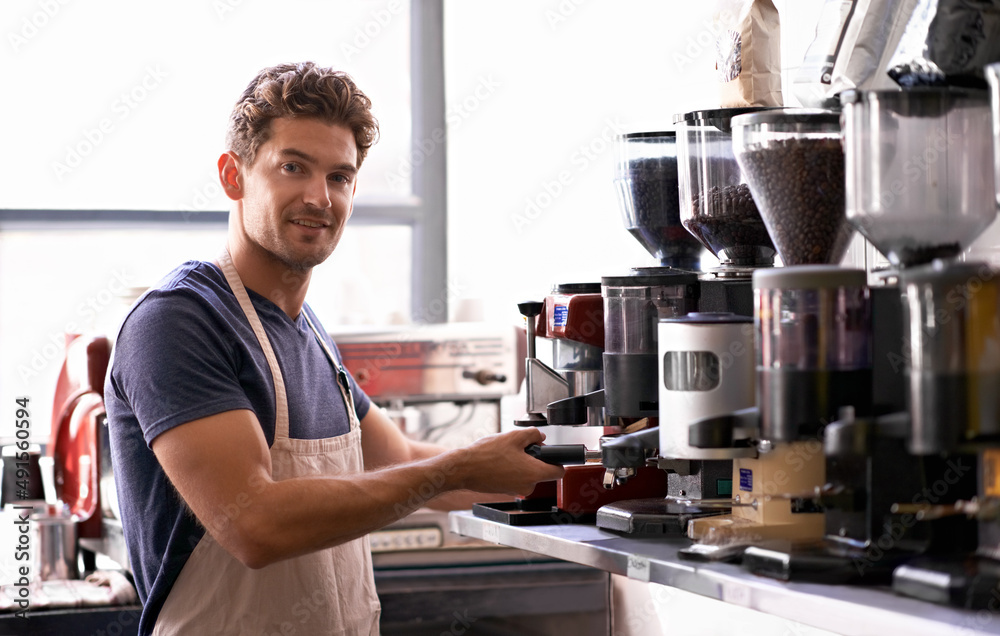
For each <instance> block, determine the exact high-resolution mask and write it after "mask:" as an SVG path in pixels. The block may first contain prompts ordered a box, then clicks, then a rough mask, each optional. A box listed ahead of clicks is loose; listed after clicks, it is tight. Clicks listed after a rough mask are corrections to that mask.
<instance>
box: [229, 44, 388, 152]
mask: <svg viewBox="0 0 1000 636" xmlns="http://www.w3.org/2000/svg"><path fill="white" fill-rule="evenodd" d="M371 107H372V102H371V100H370V99H368V96H367V95H365V94H364V93H362V92H361V90H360V89H359V88H358V87H357V85H356V84H355V83H354V80H353V79H351V76H350V75H348V74H347V73H344V72H343V71H335V70H333V69H331V68H324V67H321V66H316V64H315V63H313V62H300V63H298V64H279V65H277V66H271V67H269V68H265V69H263V70H262V71H260V72H259V73H257V76H256V77H255V78H253V80H252V81H251V82H250V84H249V85H248V86H247V87H246V90H244V91H243V94H242V95H240V99H239V100H238V101H237V102H236V105H235V106H234V107H233V112H232V115H230V117H229V129H228V131H227V132H226V146H227V147H228V148H229V150H231V151H233V152H235V153H236V154H237V155H239V156H240V158H241V159H243V161H245V162H246V163H247V165H248V166H250V165H253V162H254V160H255V159H256V156H257V150H258V149H259V148H260V146H261V144H263V143H264V142H266V141H267V140H268V138H269V137H270V134H271V125H270V124H271V120H273V119H277V118H278V117H312V118H316V119H320V120H322V121H325V122H327V123H331V124H342V125H344V126H347V127H348V128H350V129H351V131H352V132H353V133H354V142H355V145H356V146H357V151H358V166H357V167H358V168H360V167H361V162H362V161H364V159H365V156H366V155H367V154H368V149H369V148H371V147H372V145H373V144H374V143H375V142H376V141H377V140H378V121H376V119H375V117H374V116H373V115H372V113H371Z"/></svg>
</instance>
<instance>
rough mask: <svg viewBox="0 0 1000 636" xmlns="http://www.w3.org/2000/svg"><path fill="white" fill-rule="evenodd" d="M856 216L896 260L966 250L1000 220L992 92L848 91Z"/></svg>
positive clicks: (847, 139) (909, 261)
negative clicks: (998, 216) (998, 217)
mask: <svg viewBox="0 0 1000 636" xmlns="http://www.w3.org/2000/svg"><path fill="white" fill-rule="evenodd" d="M841 103H842V104H843V108H844V150H845V153H846V157H845V159H846V164H845V165H846V199H847V217H848V219H849V220H850V221H851V223H852V224H854V226H855V227H857V229H858V231H859V232H861V233H862V234H863V235H864V236H865V238H867V239H868V240H869V241H871V243H872V244H873V245H874V246H875V247H876V248H877V249H878V250H879V251H880V252H882V253H883V254H884V255H885V256H886V258H888V259H889V262H890V263H892V264H893V265H894V266H896V267H904V268H905V267H911V266H914V265H922V264H927V263H930V262H931V261H932V260H934V259H936V258H953V257H956V256H958V255H959V254H961V252H962V251H963V250H965V249H966V248H967V247H968V246H969V245H970V244H971V243H972V241H974V240H975V239H976V238H977V237H978V236H979V235H980V234H981V233H982V232H983V231H984V230H985V229H986V228H987V227H988V226H989V225H990V224H991V223H992V222H993V220H994V219H995V218H996V205H995V201H994V195H995V192H994V187H993V171H992V170H991V169H990V168H991V166H992V160H993V157H992V149H991V147H990V139H991V134H990V132H991V131H990V106H989V98H988V95H987V93H986V91H983V90H977V89H964V88H952V87H926V88H919V89H916V88H915V89H909V90H905V91H847V92H845V93H843V94H842V95H841Z"/></svg>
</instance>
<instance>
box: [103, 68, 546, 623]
mask: <svg viewBox="0 0 1000 636" xmlns="http://www.w3.org/2000/svg"><path fill="white" fill-rule="evenodd" d="M370 106H371V103H370V101H369V100H368V98H367V97H366V96H365V95H364V94H363V93H362V92H361V91H359V90H358V88H357V87H356V86H355V84H354V82H353V81H352V80H351V79H350V78H349V77H348V76H347V75H345V74H343V73H338V72H335V71H332V70H330V69H324V68H319V67H317V66H315V65H313V64H312V63H304V64H299V65H282V66H276V67H273V68H269V69H265V70H263V71H261V73H260V74H258V76H257V77H256V78H255V79H254V80H253V81H252V82H251V83H250V85H249V86H248V87H247V89H246V90H245V91H244V93H243V95H242V97H241V98H240V100H239V102H238V103H237V104H236V106H235V108H234V110H233V114H232V118H231V121H230V127H229V132H228V136H227V145H228V148H229V149H228V150H227V152H225V153H224V154H223V155H222V156H221V157H220V158H219V161H218V169H219V178H220V181H221V183H222V187H223V189H224V191H225V193H226V195H227V196H228V197H229V198H230V199H231V200H232V207H231V212H230V220H229V235H228V239H227V249H226V251H225V252H224V253H223V254H222V255H221V256H220V257H219V259H218V261H217V262H214V263H205V262H193V261H192V262H188V263H185V264H184V265H182V266H180V267H179V268H178V269H176V270H174V272H172V273H171V274H170V275H169V276H167V277H166V278H165V279H164V280H163V281H161V283H160V284H159V285H158V286H157V287H156V288H154V289H152V290H151V291H149V292H147V293H146V294H145V295H144V296H143V297H142V298H141V299H140V300H139V301H138V302H137V303H136V305H135V306H134V307H133V308H132V310H131V311H130V313H129V315H128V316H127V317H126V319H125V321H124V322H123V324H122V328H121V330H120V333H119V336H118V339H117V343H116V345H115V352H114V358H113V361H112V364H111V368H110V370H109V377H108V382H107V390H106V396H105V398H106V404H107V410H108V418H109V428H110V432H111V442H112V453H113V462H114V466H115V476H116V482H117V487H118V492H119V500H120V508H121V511H122V517H123V524H124V528H125V538H126V542H127V544H128V547H129V556H130V560H131V565H132V568H133V571H134V574H135V580H136V586H137V588H138V591H139V595H140V598H141V599H142V601H143V613H142V619H141V621H140V630H139V631H140V633H141V634H157V635H159V634H250V633H253V634H272V633H279V634H370V633H377V632H378V616H379V611H380V608H379V604H378V598H377V596H376V594H375V588H374V581H373V575H372V566H371V555H370V552H369V548H368V542H367V537H366V535H367V534H368V533H369V532H371V531H372V530H375V529H377V528H380V527H382V526H385V525H386V524H388V523H391V522H393V521H395V520H397V519H399V518H401V517H403V516H405V515H406V514H408V513H409V512H411V511H412V510H414V509H415V508H417V507H419V506H421V505H424V504H429V505H434V506H435V507H439V508H443V509H449V508H464V507H468V506H469V505H470V504H471V503H472V501H473V500H474V499H477V498H478V499H480V500H482V495H475V494H474V491H479V492H488V493H504V494H525V493H527V492H529V491H531V490H532V488H533V487H534V485H535V483H536V482H538V481H544V480H551V479H557V478H559V477H561V476H562V473H563V469H562V468H560V467H555V466H550V465H548V464H545V463H542V462H540V461H537V460H535V459H533V458H531V457H529V456H528V455H527V454H526V453H524V450H523V449H524V447H526V446H528V445H529V444H533V443H539V442H541V441H542V440H543V439H544V436H543V435H542V434H541V433H540V432H539V431H538V430H537V429H524V430H517V431H513V432H510V433H507V434H502V435H495V436H491V437H488V438H484V439H482V440H480V441H478V442H476V443H474V444H472V445H470V446H468V447H466V448H463V449H459V450H451V451H446V450H444V449H442V448H439V447H436V446H432V445H429V444H424V443H418V442H414V441H410V440H408V439H407V438H405V437H404V436H403V435H402V434H401V433H400V431H399V429H398V428H397V427H396V426H395V425H394V424H393V423H392V422H391V421H390V420H389V419H388V418H387V417H386V416H385V415H384V414H383V413H382V411H381V410H380V409H378V408H371V404H370V401H369V399H368V397H367V396H365V395H364V393H363V392H362V391H361V390H360V389H359V388H358V386H357V385H356V384H355V383H354V381H353V379H351V378H350V377H349V376H348V374H347V373H346V372H345V371H344V370H343V369H342V367H341V366H340V358H339V353H338V352H337V350H336V347H335V345H334V344H333V342H332V341H330V339H329V336H328V335H327V334H326V332H325V331H324V330H323V329H322V327H321V325H320V324H319V321H318V320H317V318H316V316H315V315H314V314H313V313H312V311H311V310H310V309H309V307H308V306H307V305H305V304H304V301H305V296H306V291H307V289H308V285H309V278H310V273H311V270H312V268H313V267H314V266H316V265H318V264H320V263H322V262H323V261H324V260H325V259H326V258H327V257H328V256H329V255H330V254H331V253H332V252H333V250H334V248H335V247H336V246H337V242H338V241H339V240H340V237H341V233H342V232H343V229H344V225H345V223H346V222H347V220H348V219H349V218H350V216H351V211H352V205H353V198H354V192H355V186H356V183H357V177H358V169H359V168H360V166H361V164H362V161H363V160H364V157H365V155H366V153H367V151H368V149H369V148H370V147H371V145H372V143H373V142H374V140H375V138H376V135H377V124H376V122H375V120H374V118H373V117H372V115H371V112H370ZM358 418H360V422H359V421H358ZM470 491H473V492H470ZM421 493H422V494H421ZM427 493H431V494H430V495H429V496H427Z"/></svg>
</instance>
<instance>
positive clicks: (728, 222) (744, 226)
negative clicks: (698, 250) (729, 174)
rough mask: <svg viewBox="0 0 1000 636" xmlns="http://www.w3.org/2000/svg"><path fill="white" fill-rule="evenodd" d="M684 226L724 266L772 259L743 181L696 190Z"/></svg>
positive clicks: (762, 263)
mask: <svg viewBox="0 0 1000 636" xmlns="http://www.w3.org/2000/svg"><path fill="white" fill-rule="evenodd" d="M684 227H686V228H687V229H688V231H689V232H691V234H693V235H694V236H696V237H698V238H699V239H700V240H701V242H702V243H704V244H705V245H706V246H707V247H708V248H709V249H710V250H712V253H714V254H715V255H716V256H718V257H719V260H720V262H722V264H723V265H735V266H747V267H752V266H769V265H771V264H773V262H774V244H773V243H772V242H771V237H770V235H769V234H768V233H767V228H766V227H765V226H764V221H763V220H762V219H761V218H760V212H758V211H757V205H756V204H755V203H754V200H753V197H752V196H751V195H750V188H749V187H747V185H746V184H745V183H741V184H739V185H730V186H712V187H711V188H709V189H708V190H704V191H702V192H699V193H697V194H696V195H695V196H694V197H693V199H692V209H691V216H690V217H689V218H687V219H685V220H684Z"/></svg>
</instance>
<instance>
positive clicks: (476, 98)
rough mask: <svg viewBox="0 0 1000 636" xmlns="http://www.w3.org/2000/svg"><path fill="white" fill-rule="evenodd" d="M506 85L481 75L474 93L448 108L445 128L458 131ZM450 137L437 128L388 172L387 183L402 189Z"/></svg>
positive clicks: (394, 188) (488, 76)
mask: <svg viewBox="0 0 1000 636" xmlns="http://www.w3.org/2000/svg"><path fill="white" fill-rule="evenodd" d="M501 86H502V84H501V83H500V82H498V81H496V80H494V79H493V76H492V75H487V76H486V77H480V78H479V83H478V84H477V85H476V88H475V89H473V91H472V93H471V94H469V95H467V96H466V97H465V98H463V99H461V100H458V101H456V102H454V103H452V104H451V105H450V106H448V109H447V110H446V111H445V127H446V128H447V129H448V131H450V132H454V131H456V130H458V128H459V127H460V126H461V125H462V123H463V122H465V120H467V119H468V118H469V117H471V116H472V114H473V113H475V112H476V111H477V110H479V108H480V106H482V105H483V103H484V102H486V100H488V99H489V98H490V97H492V96H493V94H494V93H495V92H496V91H497V89H498V88H500V87H501ZM446 139H447V134H446V132H445V129H443V128H435V129H434V130H433V131H431V133H430V135H428V136H426V137H424V138H423V139H419V140H417V141H415V142H414V146H415V148H413V150H411V151H410V154H409V155H407V156H406V157H404V158H402V159H400V160H399V165H398V166H397V167H396V170H394V171H392V172H389V173H387V174H386V175H385V181H386V184H388V186H389V188H390V189H391V190H398V189H399V187H400V186H401V185H403V184H404V183H405V182H406V180H407V179H409V178H410V177H411V176H412V175H413V169H414V168H415V167H419V166H422V165H423V164H424V162H425V161H427V159H429V158H430V157H431V156H432V155H433V154H434V153H435V152H437V149H438V148H440V147H441V146H442V145H443V144H444V143H445V140H446Z"/></svg>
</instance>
